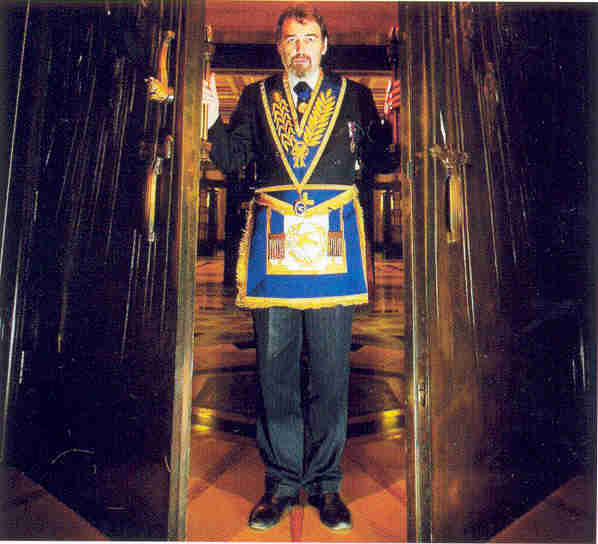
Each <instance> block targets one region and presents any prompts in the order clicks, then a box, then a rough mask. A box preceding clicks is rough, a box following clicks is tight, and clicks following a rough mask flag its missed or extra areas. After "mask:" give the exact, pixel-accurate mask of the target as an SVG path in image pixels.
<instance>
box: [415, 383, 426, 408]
mask: <svg viewBox="0 0 598 544" xmlns="http://www.w3.org/2000/svg"><path fill="white" fill-rule="evenodd" d="M417 402H418V403H419V405H420V406H421V407H422V408H423V407H424V406H425V405H426V382H424V381H421V382H419V383H418V384H417Z"/></svg>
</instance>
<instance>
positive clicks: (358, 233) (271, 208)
mask: <svg viewBox="0 0 598 544" xmlns="http://www.w3.org/2000/svg"><path fill="white" fill-rule="evenodd" d="M276 42H277V49H278V53H279V54H280V58H281V60H282V64H283V66H284V73H283V74H282V75H276V76H272V77H269V78H267V79H266V80H264V81H261V82H258V83H254V84H252V85H249V86H248V87H246V88H245V90H244V91H243V93H242V95H241V98H240V100H239V104H238V106H237V108H236V110H235V112H234V114H233V115H232V117H231V121H230V124H229V125H228V126H226V125H224V124H223V122H222V121H221V119H220V117H219V114H218V96H217V93H216V86H215V81H214V78H213V77H212V79H211V81H210V83H209V84H208V82H204V90H203V97H204V98H203V101H204V103H205V104H207V105H208V127H209V131H208V140H209V141H210V142H211V143H212V150H211V154H210V157H211V159H212V161H213V162H214V164H215V165H216V166H217V167H218V168H220V169H221V170H223V171H225V172H232V171H238V170H240V169H241V168H242V167H243V166H244V165H246V164H247V163H248V162H250V161H255V162H256V165H257V173H258V188H257V190H256V194H255V197H254V199H253V201H252V203H251V207H250V213H249V217H248V222H247V228H246V232H245V233H244V237H243V240H242V242H241V247H240V251H239V263H238V267H237V279H238V295H237V304H238V305H239V306H241V307H245V308H251V309H252V310H253V319H254V325H255V334H256V346H257V360H258V374H259V382H260V390H261V395H262V401H263V402H262V411H261V413H260V416H259V418H258V422H257V442H258V446H259V449H260V453H261V455H262V458H263V460H264V463H265V466H266V478H265V480H266V482H265V488H266V489H265V494H264V496H263V497H262V498H261V500H260V501H259V502H258V504H257V505H256V506H255V507H254V508H253V510H252V512H251V514H250V517H249V526H250V527H252V528H254V529H262V530H263V529H268V528H270V527H273V526H274V525H276V524H277V523H278V522H279V521H280V519H281V518H282V516H283V515H284V514H285V513H286V512H287V511H289V510H290V509H291V508H292V507H293V506H294V505H296V504H297V503H298V495H299V489H300V488H303V489H304V490H305V491H306V492H307V494H308V502H309V504H310V505H312V506H314V507H316V508H317V509H318V511H319V514H320V519H321V521H322V522H323V523H324V524H325V525H326V526H327V527H329V528H330V529H332V530H334V531H342V530H348V529H350V528H351V527H352V521H351V514H350V512H349V510H348V508H347V507H346V505H345V504H344V502H343V501H342V499H341V498H340V495H339V489H340V483H341V478H342V475H341V471H340V468H339V464H340V457H341V453H342V451H343V448H344V444H345V439H346V427H347V403H348V386H349V351H350V346H351V325H352V319H353V311H354V306H355V305H356V304H364V303H366V302H367V300H368V293H367V274H366V257H365V236H364V226H363V216H362V210H361V208H360V205H359V201H358V192H357V189H356V187H355V171H356V168H361V167H363V166H364V164H365V163H367V162H368V161H370V164H369V166H370V167H372V166H376V164H377V165H381V164H383V163H385V164H386V165H387V166H388V165H389V160H387V159H388V153H386V152H385V149H386V144H388V143H390V142H389V141H388V140H389V138H388V136H386V135H387V132H386V131H384V130H383V126H382V124H381V123H380V120H379V119H378V115H377V111H376V107H375V104H374V101H373V98H372V95H371V92H370V91H369V90H368V89H367V88H366V87H363V86H362V85H359V84H357V83H355V82H352V81H349V80H346V79H345V78H342V77H339V76H336V75H334V74H330V73H325V72H324V71H323V70H322V68H321V66H320V64H321V60H322V57H323V55H324V54H325V53H326V50H327V48H328V36H327V31H326V26H325V24H324V22H323V20H322V18H321V17H320V16H319V14H318V13H317V12H316V11H315V10H314V9H313V8H310V7H305V6H296V7H293V8H289V9H287V10H285V11H284V12H283V13H282V14H281V16H280V18H279V21H278V27H277V36H276ZM372 162H373V163H375V164H374V165H372ZM304 346H305V348H306V350H307V352H308V358H307V360H306V361H305V365H302V362H301V353H302V348H303V347H304ZM303 366H304V367H303Z"/></svg>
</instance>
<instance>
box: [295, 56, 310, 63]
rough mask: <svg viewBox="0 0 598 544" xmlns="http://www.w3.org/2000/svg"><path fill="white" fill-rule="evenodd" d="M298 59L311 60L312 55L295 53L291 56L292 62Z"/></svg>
mask: <svg viewBox="0 0 598 544" xmlns="http://www.w3.org/2000/svg"><path fill="white" fill-rule="evenodd" d="M297 59H302V60H303V59H305V60H311V57H310V56H309V55H295V56H294V57H292V58H291V62H292V61H294V60H297Z"/></svg>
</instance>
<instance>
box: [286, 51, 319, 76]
mask: <svg viewBox="0 0 598 544" xmlns="http://www.w3.org/2000/svg"><path fill="white" fill-rule="evenodd" d="M297 58H298V57H293V58H292V59H291V60H290V61H289V62H288V63H287V70H288V71H290V72H292V73H293V74H294V75H295V76H296V77H298V78H303V77H305V76H306V75H308V74H310V73H311V72H312V71H313V69H314V67H313V64H312V62H311V58H309V57H307V56H302V57H300V58H302V59H306V60H307V62H296V59H297Z"/></svg>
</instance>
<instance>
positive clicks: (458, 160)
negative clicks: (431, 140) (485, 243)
mask: <svg viewBox="0 0 598 544" xmlns="http://www.w3.org/2000/svg"><path fill="white" fill-rule="evenodd" d="M430 154H431V155H432V157H434V158H435V159H438V160H440V161H441V162H442V164H443V165H444V167H445V168H446V170H447V173H448V180H447V183H448V190H447V199H448V202H447V208H448V221H447V241H448V242H449V243H452V242H458V241H459V240H461V233H462V232H463V219H464V217H465V202H464V199H463V180H462V179H461V175H460V174H459V169H460V168H461V166H463V165H465V164H468V163H469V155H468V154H467V153H465V152H464V151H455V150H453V149H449V148H448V147H446V146H444V147H441V146H439V145H435V146H434V147H432V148H431V149H430Z"/></svg>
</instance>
